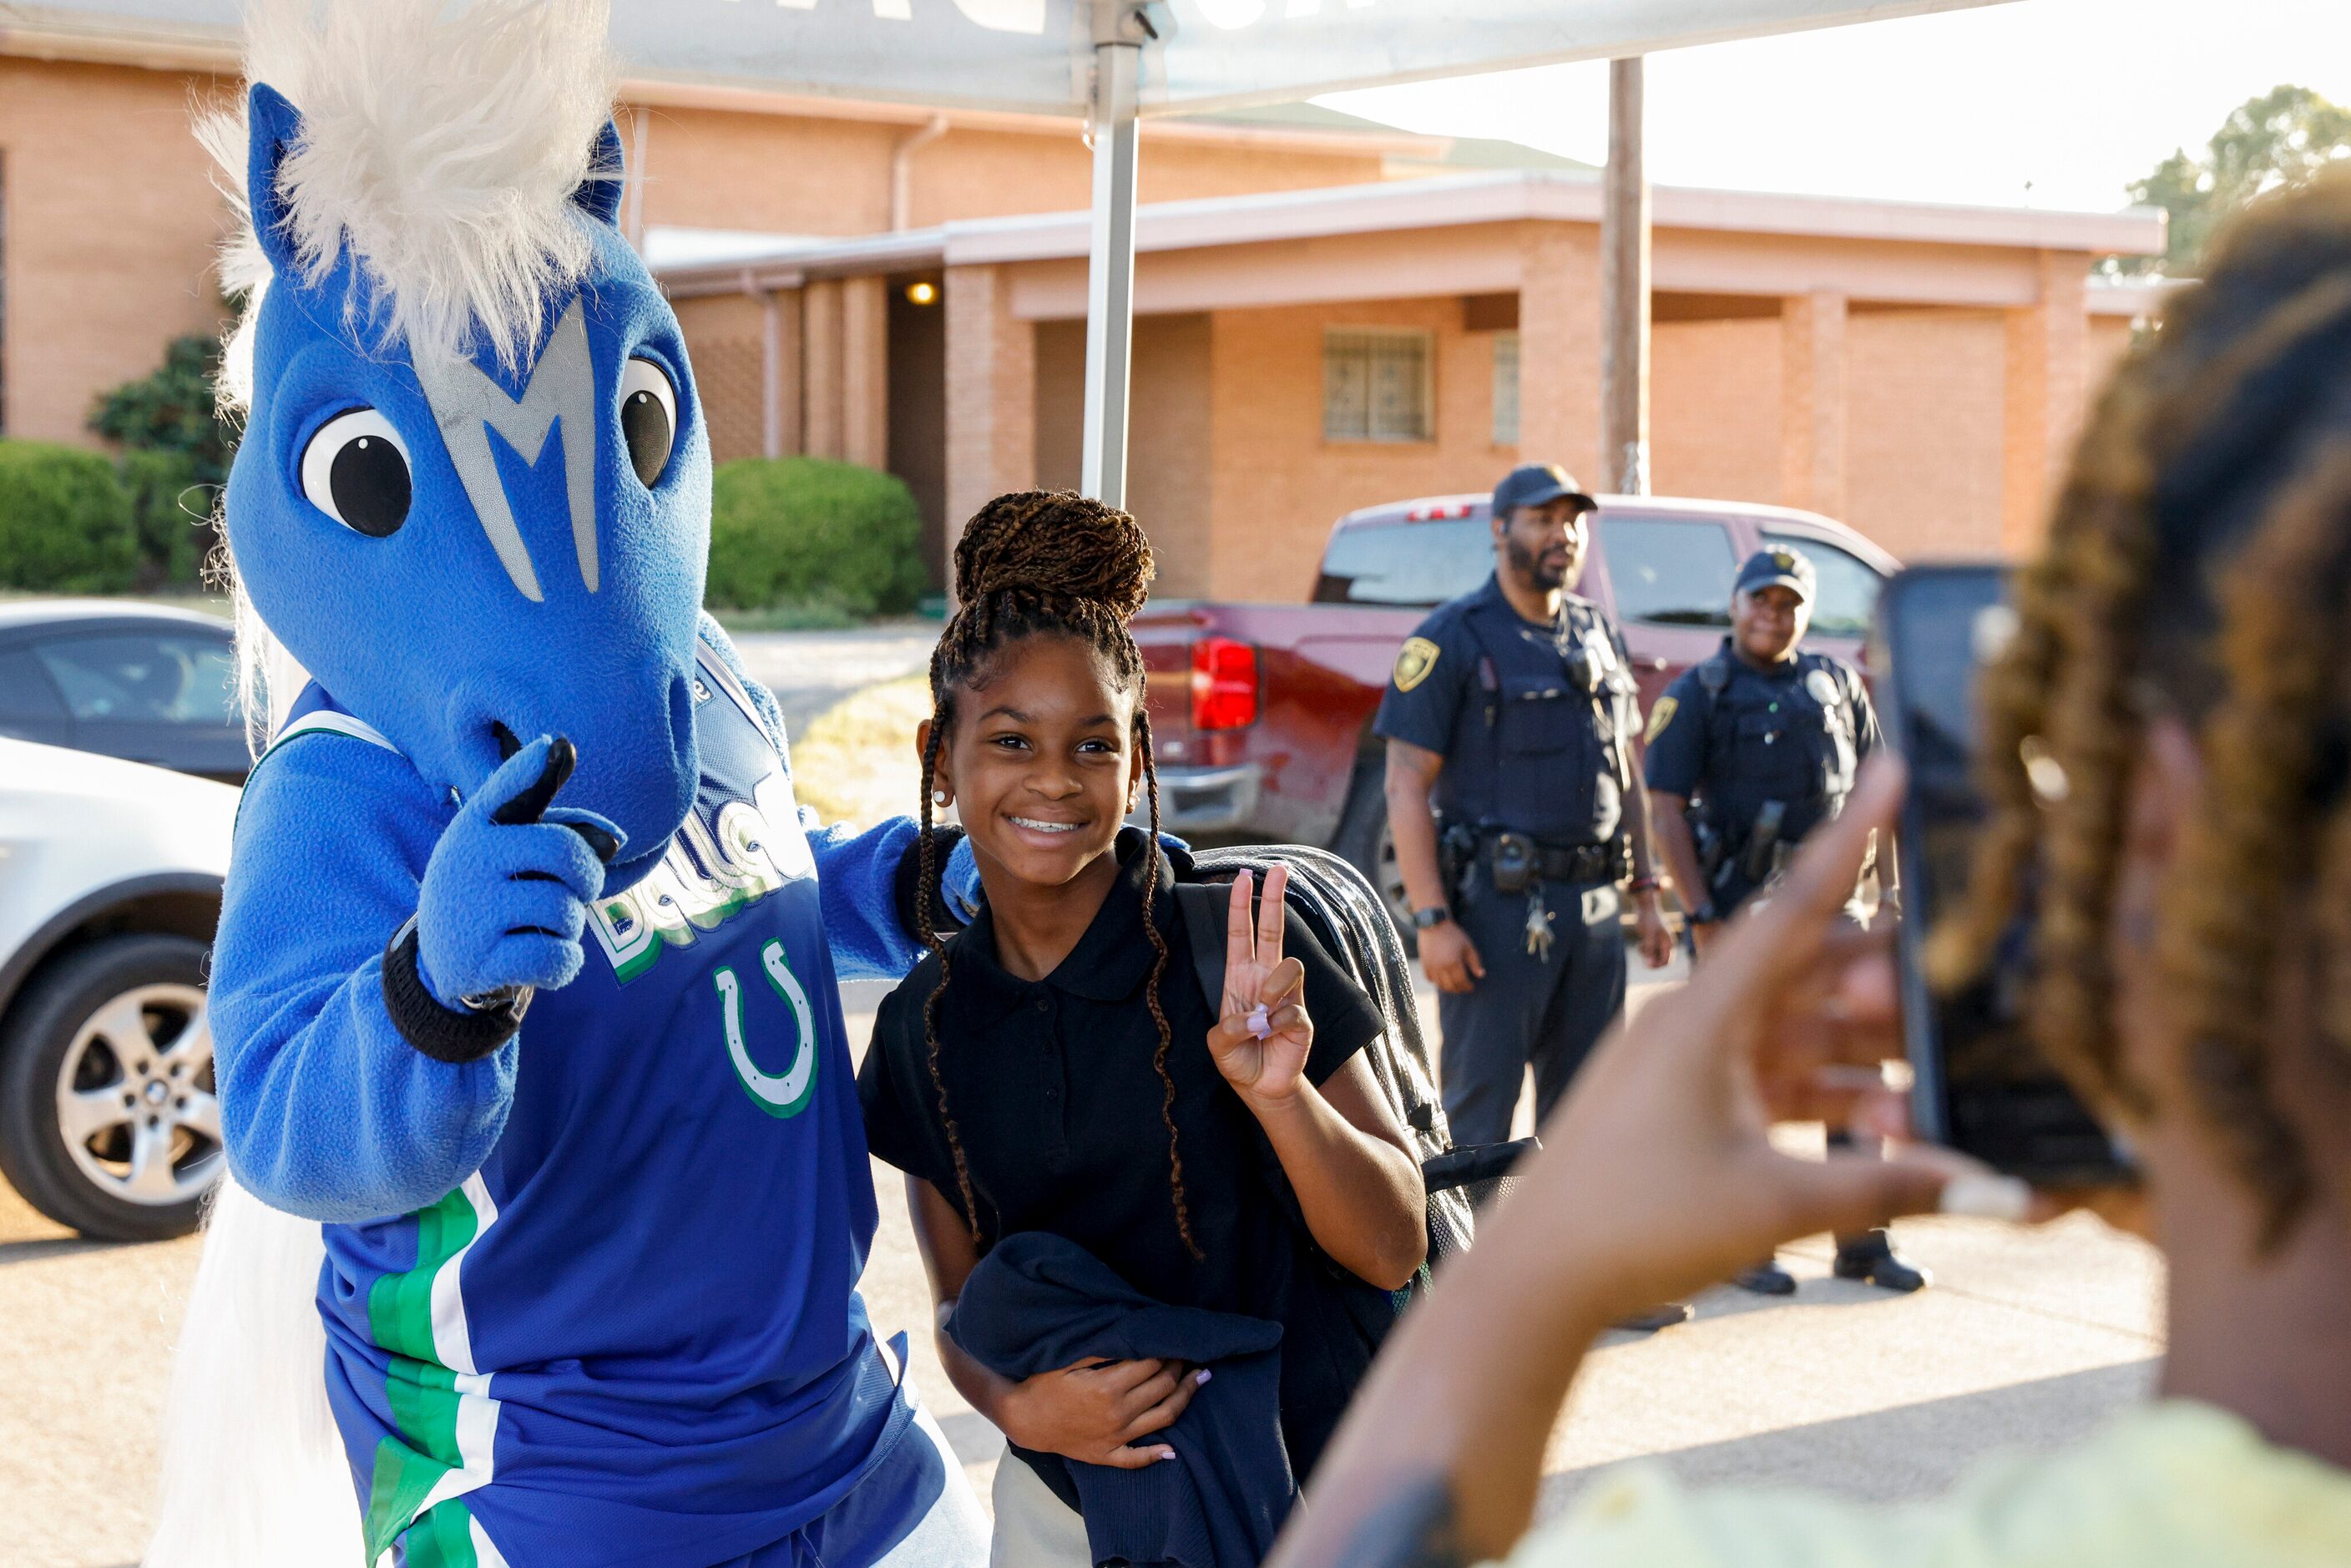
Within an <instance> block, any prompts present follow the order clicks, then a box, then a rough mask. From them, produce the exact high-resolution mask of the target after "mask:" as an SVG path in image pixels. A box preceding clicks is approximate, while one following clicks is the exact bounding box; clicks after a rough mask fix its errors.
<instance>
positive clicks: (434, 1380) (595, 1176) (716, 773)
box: [264, 651, 913, 1568]
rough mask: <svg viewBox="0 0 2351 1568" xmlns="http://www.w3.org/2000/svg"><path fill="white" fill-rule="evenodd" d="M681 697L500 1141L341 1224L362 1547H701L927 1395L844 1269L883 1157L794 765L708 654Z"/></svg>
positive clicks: (779, 1506) (833, 1465) (345, 1399)
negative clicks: (651, 801) (661, 765)
mask: <svg viewBox="0 0 2351 1568" xmlns="http://www.w3.org/2000/svg"><path fill="white" fill-rule="evenodd" d="M695 701H696V714H697V719H696V738H697V742H698V747H699V751H700V758H701V767H702V779H701V786H700V789H699V792H698V796H697V799H696V800H695V809H694V810H693V811H692V812H691V813H690V814H689V815H688V816H687V818H686V820H685V822H684V826H683V827H682V828H681V829H680V830H679V831H678V833H677V835H676V838H675V840H674V841H673V842H672V844H671V846H670V848H669V851H668V853H667V855H666V856H665V857H664V860H663V861H662V862H661V863H660V865H659V866H658V867H657V868H656V869H655V870H654V871H653V873H652V874H651V875H649V876H648V877H647V878H646V879H645V880H643V882H641V883H638V884H637V885H636V886H634V887H632V888H630V889H628V890H627V891H625V892H623V893H622V894H618V895H616V896H610V897H606V898H604V899H602V900H601V901H599V902H598V904H596V905H594V906H593V909H592V912H591V915H590V921H589V930H588V933H587V935H586V936H584V937H583V938H582V942H583V946H585V947H586V949H587V965H586V967H585V968H584V969H583V970H582V971H581V973H580V977H579V978H578V979H576V980H575V981H573V982H572V983H571V984H570V985H569V986H566V987H564V988H562V989H560V990H557V991H551V992H541V993H540V994H539V995H538V997H537V998H535V999H534V1000H533V1001H532V1003H531V1005H530V1009H529V1011H528V1015H527V1016H526V1018H525V1019H524V1022H523V1025H522V1030H521V1035H520V1040H519V1059H518V1061H517V1064H516V1068H515V1075H514V1092H513V1101H512V1107H511V1110H510V1111H509V1112H508V1114H507V1121H506V1125H505V1129H504V1131H503V1133H502V1134H500V1135H499V1136H498V1138H497V1141H496V1144H495V1145H493V1146H492V1148H491V1150H490V1153H489V1156H488V1158H487V1160H486V1163H484V1164H483V1166H482V1167H481V1169H480V1171H479V1172H478V1173H477V1174H476V1175H475V1176H470V1177H468V1178H466V1180H465V1183H464V1185H463V1186H460V1187H459V1188H458V1189H457V1190H455V1191H454V1192H451V1193H449V1194H448V1195H447V1196H446V1197H443V1198H442V1199H441V1200H440V1201H439V1202H437V1203H434V1204H433V1205H431V1206H430V1207H425V1208H423V1209H422V1210H420V1211H419V1212H416V1213H413V1214H408V1215H404V1216H402V1217H401V1218H396V1219H388V1220H381V1221H377V1222H372V1223H366V1224H330V1225H328V1226H327V1227H326V1239H327V1265H326V1268H325V1270H323V1272H322V1274H321V1276H320V1280H319V1306H320V1310H321V1312H323V1314H324V1315H325V1318H326V1320H327V1325H328V1336H329V1357H328V1365H327V1384H328V1392H329V1397H330V1399H331V1402H332V1404H333V1406H334V1411H335V1416H336V1419H337V1422H338V1423H339V1425H340V1427H341V1429H342V1432H343V1435H344V1438H345V1441H346V1443H347V1444H348V1446H349V1448H350V1461H351V1467H352V1470H353V1473H354V1476H355V1478H356V1479H357V1482H358V1485H359V1490H360V1502H361V1506H362V1509H363V1510H364V1512H365V1516H366V1524H367V1533H368V1553H369V1561H370V1562H371V1563H373V1562H375V1561H376V1560H377V1558H378V1557H379V1556H380V1555H381V1552H383V1550H384V1549H385V1548H386V1547H387V1546H389V1545H391V1544H392V1543H393V1542H395V1540H396V1539H397V1540H398V1545H399V1547H400V1548H401V1550H402V1552H403V1553H404V1561H405V1562H406V1563H408V1564H410V1565H412V1568H420V1565H423V1564H428V1563H430V1564H440V1563H476V1564H488V1563H498V1562H501V1561H505V1562H511V1563H517V1564H528V1563H553V1562H557V1561H560V1562H562V1563H566V1564H569V1565H579V1568H598V1565H611V1568H619V1565H621V1564H636V1563H646V1564H650V1563H677V1564H687V1563H710V1562H715V1561H718V1560H721V1559H724V1558H726V1557H729V1556H732V1555H735V1554H737V1553H738V1552H748V1551H753V1550H756V1549H757V1548H758V1547H760V1546H762V1545H765V1544H768V1543H770V1542H775V1541H778V1540H779V1539H781V1538H782V1537H784V1536H786V1535H788V1534H789V1533H790V1532H791V1531H794V1530H796V1529H798V1528H799V1526H800V1525H802V1524H804V1523H806V1522H807V1521H810V1520H811V1519H813V1518H815V1517H816V1516H818V1515H819V1514H821V1513H822V1512H824V1511H826V1510H827V1509H828V1508H830V1507H831V1505H832V1504H833V1503H834V1502H836V1501H838V1500H840V1499H841V1497H843V1496H844V1495H845V1494H846V1493H847V1492H848V1491H849V1490H850V1489H851V1488H852V1486H853V1485H854V1484H855V1483H856V1481H857V1480H858V1479H860V1477H861V1476H862V1475H863V1474H864V1473H865V1471H866V1470H867V1469H869V1468H870V1467H871V1466H872V1464H874V1463H875V1462H876V1461H878V1460H879V1459H880V1458H881V1457H882V1456H883V1455H884V1454H885V1453H886V1452H887V1451H888V1449H889V1448H890V1446H891V1444H892V1443H893V1442H894V1441H895V1439H896V1437H897V1436H898V1434H899V1433H900V1432H901V1431H902V1430H903V1429H904V1427H905V1426H906V1425H907V1423H908V1422H909V1421H910V1420H911V1419H912V1415H913V1412H912V1407H911V1406H909V1405H908V1404H907V1402H906V1401H905V1400H904V1399H903V1398H901V1397H900V1396H899V1395H898V1390H897V1387H896V1379H895V1377H894V1375H893V1365H892V1362H891V1360H890V1359H889V1358H888V1357H887V1356H886V1355H885V1354H883V1352H882V1351H881V1349H880V1347H878V1346H877V1345H876V1344H875V1343H874V1341H873V1338H872V1333H870V1331H869V1329H868V1327H867V1323H866V1318H865V1309H864V1304H863V1302H862V1301H861V1300H860V1299H859V1298H858V1296H857V1294H856V1291H855V1285H856V1281H857V1278H858V1276H859V1274H860V1273H861V1272H862V1270H863V1268H864V1264H865V1257H866V1251H867V1249H868V1247H869V1246H870V1245H871V1243H872V1236H873V1227H874V1218H875V1216H874V1198H873V1186H872V1176H871V1173H870V1168H869V1166H868V1165H867V1157H866V1148H865V1137H864V1132H863V1127H862V1123H861V1120H860V1115H859V1110H858V1102H857V1092H856V1083H855V1080H854V1074H853V1072H852V1068H851V1064H850V1060H849V1053H848V1047H847V1042H846V1040H845V1038H844V1034H843V1030H842V1025H841V1006H840V998H839V993H838V991H837V990H836V988H835V983H834V973H833V967H832V960H831V955H830V953H829V951H828V949H827V946H826V939H825V933H824V929H823V926H822V923H821V920H820V911H819V904H818V884H817V879H816V867H815V862H814V860H813V858H812V856H811V854H810V847H809V842H808V840H807V838H806V836H805V835H804V833H803V831H802V830H801V827H800V824H799V813H798V810H797V808H796V806H795V803H794V800H793V797H792V789H791V782H790V779H789V774H788V772H787V770H786V768H785V766H784V760H783V757H782V755H781V753H780V752H779V750H778V746H777V744H776V743H775V742H774V741H772V740H770V738H769V737H768V733H767V731H766V729H765V727H764V726H763V725H762V724H761V723H760V721H759V719H758V715H757V712H756V710H755V709H754V708H753V707H752V706H751V704H750V701H749V699H748V697H747V695H746V694H745V693H744V691H743V689H742V688H741V687H740V686H739V685H737V682H736V680H735V679H734V677H733V675H732V674H731V673H730V672H728V671H727V670H726V668H725V667H724V666H723V665H721V664H718V663H717V662H716V660H715V659H713V658H712V657H711V656H710V655H709V653H707V651H705V652H704V653H703V655H702V660H701V669H700V671H699V674H698V678H697V681H696V683H695ZM318 729H328V730H338V731H340V732H341V733H342V734H343V735H345V736H347V737H356V738H357V740H358V741H359V742H366V741H373V742H375V743H376V744H379V745H381V744H384V743H383V742H382V741H381V737H376V736H374V735H373V734H372V732H370V731H368V730H367V729H366V727H365V726H363V725H360V724H359V723H358V722H357V721H356V720H353V719H351V718H350V717H349V716H347V715H343V714H341V713H340V712H337V711H335V710H334V708H333V706H332V704H331V702H330V701H329V700H328V699H327V698H325V697H324V696H323V695H321V694H319V692H318V690H317V688H316V687H315V686H314V687H312V688H311V689H310V691H308V693H306V694H305V697H304V701H303V702H302V703H301V704H300V705H298V707H297V709H296V711H295V716H294V717H293V719H292V720H290V721H289V723H288V725H287V728H286V730H285V732H283V736H282V737H281V740H280V742H279V744H280V745H281V746H282V745H283V744H284V743H285V739H287V738H291V737H293V736H294V735H296V734H299V733H305V732H308V731H313V730H318ZM353 743H354V742H353V741H352V740H349V739H346V740H339V741H334V742H327V741H323V740H320V741H313V742H310V744H311V745H313V746H318V745H325V744H337V745H350V744H353ZM266 761H267V759H266V758H265V762H264V765H265V766H266ZM412 1526H413V1528H412ZM403 1536H404V1539H401V1538H402V1537H403Z"/></svg>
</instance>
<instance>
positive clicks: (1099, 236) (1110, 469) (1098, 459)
mask: <svg viewBox="0 0 2351 1568" xmlns="http://www.w3.org/2000/svg"><path fill="white" fill-rule="evenodd" d="M1094 16H1095V23H1094V116H1093V132H1094V196H1093V237H1092V245H1091V246H1090V248H1089V252H1088V256H1087V261H1086V422H1085V455H1084V465H1083V468H1082V469H1081V485H1082V486H1083V487H1084V490H1085V493H1086V494H1087V495H1089V496H1092V497H1094V498H1095V499H1096V500H1099V501H1101V502H1102V503H1104V504H1105V505H1107V506H1113V507H1124V506H1125V505H1126V432H1127V402H1128V391H1129V385H1128V383H1129V377H1130V373H1131V371H1133V368H1134V364H1133V361H1134V179H1135V161H1136V160H1135V151H1136V136H1135V130H1136V126H1135V109H1136V99H1137V96H1138V89H1139V88H1140V85H1141V78H1142V74H1143V41H1144V38H1145V37H1150V36H1151V34H1150V32H1149V24H1148V22H1146V21H1144V18H1143V16H1142V6H1141V5H1137V4H1134V0H1118V3H1116V4H1110V3H1107V0H1104V3H1098V4H1097V5H1095V7H1094Z"/></svg>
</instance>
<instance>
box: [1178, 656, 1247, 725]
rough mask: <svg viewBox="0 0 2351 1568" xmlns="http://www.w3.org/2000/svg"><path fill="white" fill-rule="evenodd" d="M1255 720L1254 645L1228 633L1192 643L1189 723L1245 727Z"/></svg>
mask: <svg viewBox="0 0 2351 1568" xmlns="http://www.w3.org/2000/svg"><path fill="white" fill-rule="evenodd" d="M1256 722H1257V649H1256V648H1255V647H1254V646H1252V645H1251V644H1249V643H1242V642H1238V641H1236V640H1235V639H1233V638H1231V637H1203V638H1201V639H1200V640H1199V641H1198V642H1196V643H1193V644H1192V727H1193V728H1194V729H1244V728H1246V727H1249V726H1250V725H1252V724H1255V723H1256Z"/></svg>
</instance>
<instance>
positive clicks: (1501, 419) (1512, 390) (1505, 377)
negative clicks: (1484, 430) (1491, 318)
mask: <svg viewBox="0 0 2351 1568" xmlns="http://www.w3.org/2000/svg"><path fill="white" fill-rule="evenodd" d="M1494 444H1495V445H1497V446H1516V445H1517V444H1519V335H1518V334H1517V333H1516V332H1497V333H1495V334H1494Z"/></svg>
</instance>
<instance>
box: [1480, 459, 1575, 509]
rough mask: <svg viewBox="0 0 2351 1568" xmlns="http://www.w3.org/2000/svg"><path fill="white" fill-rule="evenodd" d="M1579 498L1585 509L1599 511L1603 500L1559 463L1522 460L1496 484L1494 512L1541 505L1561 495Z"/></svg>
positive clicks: (1573, 498)
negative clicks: (1594, 496)
mask: <svg viewBox="0 0 2351 1568" xmlns="http://www.w3.org/2000/svg"><path fill="white" fill-rule="evenodd" d="M1562 496H1564V497H1567V498H1568V499H1569V500H1571V501H1576V502H1580V503H1581V504H1582V508H1583V510H1584V511H1587V512H1590V511H1596V510H1598V509H1599V507H1600V503H1599V502H1597V501H1595V500H1593V498H1592V497H1590V496H1588V495H1586V494H1585V493H1584V489H1583V486H1581V485H1579V484H1577V483H1576V482H1575V476H1574V475H1573V474H1570V473H1569V472H1568V471H1567V470H1566V469H1564V468H1562V467H1561V466H1560V465H1558V464H1556V463H1521V464H1520V465H1518V466H1517V467H1516V468H1513V469H1511V470H1510V472H1509V473H1508V474H1505V475H1503V476H1502V482H1501V483H1500V484H1499V485H1497V486H1494V515H1495V516H1496V517H1509V516H1510V508H1511V507H1540V506H1542V505H1544V504H1545V503H1547V502H1551V501H1556V500H1558V499H1559V498H1560V497H1562Z"/></svg>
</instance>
